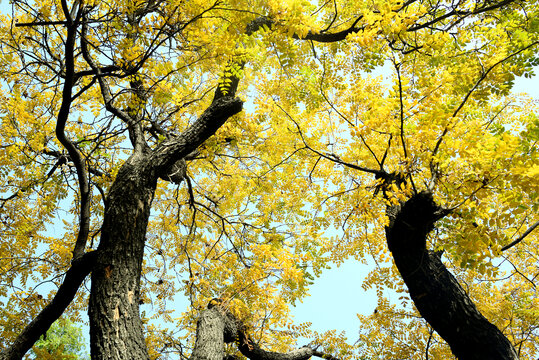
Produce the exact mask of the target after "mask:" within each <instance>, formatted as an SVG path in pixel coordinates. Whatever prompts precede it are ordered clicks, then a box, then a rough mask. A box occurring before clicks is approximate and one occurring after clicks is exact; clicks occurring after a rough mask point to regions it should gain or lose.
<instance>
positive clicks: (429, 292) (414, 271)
mask: <svg viewBox="0 0 539 360" xmlns="http://www.w3.org/2000/svg"><path fill="white" fill-rule="evenodd" d="M446 214H447V211H443V210H442V209H440V208H439V207H438V206H437V205H436V204H435V202H434V200H433V198H432V195H431V194H430V193H425V192H423V193H419V194H416V195H414V196H413V197H412V198H411V199H409V200H408V201H407V202H405V203H404V204H402V206H391V207H388V210H387V215H388V217H389V220H390V223H389V226H388V227H387V228H386V237H387V244H388V247H389V250H390V251H391V253H392V255H393V259H394V260H395V264H396V266H397V268H398V270H399V272H400V274H401V276H402V278H403V280H404V282H405V283H406V286H407V287H408V290H409V293H410V297H411V298H412V300H413V301H414V304H415V306H416V308H417V309H418V311H419V313H420V314H421V316H422V317H423V318H424V319H425V320H426V321H427V322H428V323H429V324H430V325H431V326H432V327H433V328H434V330H436V332H437V333H438V334H440V336H441V337H442V338H443V339H444V340H445V341H446V342H447V343H448V344H449V346H450V347H451V351H452V352H453V354H455V356H456V357H457V358H459V359H461V360H462V359H466V360H496V359H500V360H502V359H517V358H518V357H517V354H516V352H515V350H514V348H513V346H512V344H511V343H510V342H509V340H508V339H507V338H506V337H505V336H504V335H503V334H502V332H501V331H500V330H499V329H498V328H497V327H496V326H494V325H493V324H491V323H490V322H489V321H488V320H487V319H486V318H485V317H484V316H483V315H482V314H481V313H480V312H479V310H477V308H476V307H475V305H474V303H473V302H472V301H471V299H470V298H469V296H468V294H466V292H465V291H464V289H463V288H462V287H461V286H460V285H459V283H458V282H457V280H456V279H455V277H454V276H453V275H452V274H451V273H450V272H449V271H448V270H447V268H446V267H445V265H444V264H443V263H442V261H441V259H440V256H439V255H438V254H436V253H435V252H433V251H428V250H427V248H426V238H427V234H428V233H429V232H430V231H431V230H432V229H433V228H434V223H435V222H436V221H437V220H438V219H440V218H442V217H443V216H445V215H446Z"/></svg>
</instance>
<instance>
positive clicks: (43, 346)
mask: <svg viewBox="0 0 539 360" xmlns="http://www.w3.org/2000/svg"><path fill="white" fill-rule="evenodd" d="M32 352H33V353H34V356H35V358H36V359H65V360H77V359H82V358H83V357H84V356H85V354H84V343H83V336H82V329H81V328H78V327H76V326H74V325H73V323H72V322H70V321H69V320H65V319H62V318H60V319H59V320H57V321H56V322H55V323H53V324H52V326H51V327H50V328H49V330H48V331H47V334H46V336H42V337H41V338H40V339H39V340H38V341H37V342H36V344H35V345H34V347H33V349H32Z"/></svg>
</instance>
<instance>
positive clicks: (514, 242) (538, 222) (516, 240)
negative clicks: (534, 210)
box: [502, 221, 539, 251]
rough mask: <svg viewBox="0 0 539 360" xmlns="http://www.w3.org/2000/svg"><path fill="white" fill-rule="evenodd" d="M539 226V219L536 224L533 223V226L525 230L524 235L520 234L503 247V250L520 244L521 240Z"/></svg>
mask: <svg viewBox="0 0 539 360" xmlns="http://www.w3.org/2000/svg"><path fill="white" fill-rule="evenodd" d="M538 226H539V221H537V222H536V223H535V224H533V225H532V226H530V227H529V228H528V230H526V231H524V233H523V234H522V235H520V236H519V237H518V238H516V239H515V240H513V241H512V242H511V243H510V244H507V245H505V246H504V247H502V251H505V250H509V249H511V248H512V247H513V246H515V245H516V244H518V243H519V242H521V241H522V240H524V239H525V238H526V236H528V235H530V233H531V232H532V231H533V230H535V228H537V227H538Z"/></svg>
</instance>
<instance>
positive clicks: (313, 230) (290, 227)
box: [0, 0, 539, 359]
mask: <svg viewBox="0 0 539 360" xmlns="http://www.w3.org/2000/svg"><path fill="white" fill-rule="evenodd" d="M3 6H5V4H3ZM1 16H2V17H1V20H2V25H1V28H0V47H1V51H0V53H1V55H0V74H1V78H2V80H1V87H0V97H1V101H0V121H1V129H2V131H1V132H0V198H1V199H0V303H1V306H0V315H1V316H0V332H1V336H0V344H1V346H2V348H4V347H7V346H8V345H9V344H11V342H12V341H13V340H14V338H15V337H16V336H17V335H18V334H19V333H20V332H21V330H22V329H23V328H24V327H25V326H26V324H27V323H29V322H30V321H31V320H32V319H33V318H34V317H35V316H36V315H37V314H38V313H39V312H40V311H41V309H42V308H43V307H44V306H45V305H46V304H47V303H48V302H49V301H50V300H51V299H52V297H53V296H54V295H55V294H56V290H57V287H58V286H59V285H60V284H61V282H62V280H63V275H64V274H65V273H66V271H67V270H68V269H69V268H70V266H71V262H72V260H73V258H75V259H77V258H80V257H81V256H82V254H84V253H85V252H90V251H93V250H95V249H97V247H98V245H99V243H100V235H101V230H102V226H103V218H104V214H105V207H106V204H107V195H108V194H109V190H110V189H111V187H112V185H113V183H114V181H115V179H116V176H117V175H118V173H119V171H120V168H121V167H122V166H123V165H124V164H126V162H127V159H128V158H130V159H133V156H139V155H140V154H148V153H151V152H152V151H153V152H154V153H155V154H157V153H159V152H160V151H164V150H163V149H166V148H167V146H168V144H172V143H173V142H174V141H175V140H176V139H179V138H180V137H181V136H182V134H185V130H186V129H187V128H190V126H191V125H193V124H195V120H196V119H198V118H200V117H201V115H202V114H203V113H204V111H205V110H206V109H208V107H209V106H211V104H213V103H214V102H215V99H218V98H221V97H224V98H228V97H230V96H238V97H239V98H241V99H242V101H243V102H244V104H243V111H241V112H239V113H238V114H236V115H234V116H233V117H231V118H230V119H229V120H228V121H226V122H225V123H224V125H222V126H220V128H219V129H218V130H217V132H216V133H215V135H214V136H212V137H210V138H209V139H208V140H207V141H205V142H204V143H203V144H202V145H201V146H200V147H198V148H197V149H196V150H194V151H189V153H188V154H183V156H182V158H183V159H180V160H178V161H177V162H176V163H174V166H173V167H172V168H173V170H174V171H167V172H166V173H162V174H160V177H161V180H159V182H158V183H157V187H156V190H155V193H154V196H153V203H152V208H151V215H150V219H149V224H148V228H147V232H146V243H145V244H144V246H145V248H144V254H145V256H144V260H143V264H142V269H143V270H142V277H141V297H140V304H141V316H142V321H143V324H144V327H145V329H144V334H145V336H146V344H147V347H148V351H149V353H150V357H151V358H155V359H156V358H167V357H168V356H170V357H171V358H179V355H182V356H189V353H190V352H191V349H192V346H193V342H194V329H195V322H196V319H197V317H198V316H199V313H200V311H201V310H202V309H204V308H206V305H207V304H208V302H209V301H210V299H212V298H221V299H223V301H224V304H225V306H226V307H227V309H229V310H230V311H231V312H232V313H233V314H234V315H235V316H236V317H238V318H239V319H241V320H242V322H243V323H245V324H246V326H247V327H248V329H249V330H250V333H251V336H252V337H253V339H255V340H256V341H257V342H258V343H259V345H260V346H263V347H265V348H268V349H272V350H274V351H288V350H290V349H291V348H294V347H296V344H295V340H296V338H297V337H298V336H302V337H305V338H308V339H310V340H312V341H313V342H314V343H316V344H319V345H320V346H321V348H322V349H324V351H325V352H326V353H330V354H333V355H334V356H337V357H339V358H341V359H346V358H368V359H376V358H380V359H390V358H409V359H423V358H425V357H426V355H425V354H427V353H428V354H429V355H428V356H429V358H436V359H441V358H450V357H451V355H450V354H451V352H450V349H449V347H448V346H447V345H446V344H445V342H444V341H443V340H442V339H441V338H440V337H439V336H437V335H436V333H435V332H433V330H432V328H431V327H430V326H429V324H428V323H427V322H426V321H425V320H423V319H422V318H421V316H420V315H419V314H418V312H417V310H416V309H415V308H414V306H413V302H412V301H411V300H410V298H409V296H408V295H407V291H406V286H405V285H404V282H403V280H402V279H401V277H400V275H399V272H398V271H397V269H396V267H395V266H394V264H393V262H392V257H391V253H390V251H389V250H388V247H387V244H386V234H385V232H384V229H385V226H387V225H389V219H388V216H387V214H386V209H387V207H388V206H391V205H392V204H393V205H395V204H399V202H404V201H406V200H407V199H408V198H410V196H412V194H414V193H418V192H420V191H429V192H431V193H432V194H433V197H434V200H435V201H436V203H437V204H439V205H440V206H441V207H443V208H444V209H449V210H451V213H450V214H449V215H448V216H447V217H445V218H443V219H442V220H440V221H439V222H437V223H436V228H435V229H434V231H432V232H430V234H429V237H428V248H429V249H432V250H436V251H443V260H444V263H445V264H446V266H447V267H448V268H449V269H450V270H451V271H452V272H453V273H454V274H455V276H456V277H457V279H458V280H459V282H460V283H461V285H462V286H463V287H464V288H465V290H466V291H467V292H468V294H469V295H470V297H471V298H472V299H473V300H474V302H475V303H476V305H477V307H478V308H479V310H480V311H481V312H482V313H483V314H484V315H485V317H486V318H487V319H489V320H490V321H491V322H492V323H494V324H495V325H496V326H497V327H498V328H499V329H501V330H502V332H503V333H504V335H505V336H507V337H508V339H509V340H510V341H511V343H513V345H514V346H515V349H516V350H517V352H518V353H519V355H520V356H521V357H522V358H530V359H531V358H535V357H537V356H538V354H539V348H538V344H539V338H538V337H539V332H538V326H539V310H538V309H539V297H538V296H537V290H536V286H537V281H538V275H539V265H538V264H539V252H538V251H539V250H538V247H537V243H538V241H539V239H538V234H539V230H538V229H535V228H534V226H537V224H538V221H539V148H538V141H539V117H538V115H537V102H536V101H534V100H533V99H530V98H528V97H527V96H526V95H524V94H515V93H513V92H512V91H511V90H512V86H513V84H514V81H515V78H516V77H520V76H526V77H532V76H533V75H534V74H533V67H534V66H537V65H538V64H539V58H538V57H537V50H538V49H539V4H538V2H537V1H536V0H530V1H512V0H501V1H490V0H475V1H473V0H471V1H430V0H410V1H407V2H404V3H403V2H402V1H400V0H397V1H394V0H370V1H354V2H346V1H338V0H333V1H320V2H316V1H306V0H287V1H274V0H249V1H246V0H237V1H236V0H235V1H226V0H223V1H219V0H218V1H215V2H213V1H206V0H196V1H176V0H170V1H160V0H147V1H146V0H123V1H115V0H107V1H93V0H86V1H82V0H76V1H74V2H73V3H68V2H67V1H60V0H42V1H40V2H34V1H30V0H12V1H11V2H10V5H9V10H6V11H5V12H4V13H3V14H2V15H1ZM169 165H171V164H169ZM167 170H169V169H167ZM390 177H391V179H392V181H388V179H389V178H390ZM126 216H127V215H126ZM528 230H529V231H528ZM349 258H355V259H358V260H360V261H363V262H369V264H374V265H373V268H372V271H371V272H370V273H369V275H368V276H367V278H366V279H365V281H364V283H363V284H361V283H357V282H355V281H354V280H353V279H350V281H349V285H348V286H363V288H364V289H371V288H374V289H376V292H377V295H378V297H379V298H378V307H377V309H376V311H375V313H374V314H372V315H371V316H360V323H361V329H360V335H359V340H358V341H357V342H355V343H354V340H355V339H353V341H351V342H346V341H345V340H344V339H343V338H342V336H340V335H338V331H337V332H329V333H317V332H315V331H313V330H312V329H310V328H309V325H308V324H295V323H294V322H293V319H291V317H290V307H291V305H293V304H295V302H296V301H298V300H300V299H302V298H303V297H305V296H306V295H307V294H308V288H309V286H310V285H311V284H312V283H313V281H316V277H317V276H318V275H320V273H321V272H322V271H323V270H324V269H325V268H326V267H327V266H328V265H329V264H333V263H337V264H339V263H342V262H343V261H346V260H347V259H349ZM388 291H392V292H393V291H394V292H397V293H400V294H401V295H402V296H401V297H400V298H399V300H398V301H399V302H397V303H394V302H391V301H389V299H388V297H387V294H388ZM88 295H89V284H88V286H87V287H82V288H81V289H79V291H78V293H77V295H76V297H75V299H74V301H73V302H72V303H71V305H70V306H69V307H68V309H67V311H66V312H67V315H68V316H69V317H71V318H72V319H73V320H74V321H81V315H80V314H81V312H86V309H87V299H88ZM184 296H185V297H187V298H188V300H189V303H190V307H189V308H187V309H178V308H176V307H175V303H174V301H175V299H176V300H177V299H178V298H180V297H184ZM393 300H395V299H394V298H393ZM359 304H360V299H358V307H359ZM317 311H323V309H320V310H317ZM313 317H316V312H313ZM338 325H339V324H338V323H336V324H335V328H336V329H337V330H338ZM227 351H229V352H231V353H234V352H236V351H237V349H236V348H235V347H232V346H230V347H229V348H227ZM160 356H161V357H160Z"/></svg>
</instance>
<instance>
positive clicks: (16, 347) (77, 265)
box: [0, 251, 98, 360]
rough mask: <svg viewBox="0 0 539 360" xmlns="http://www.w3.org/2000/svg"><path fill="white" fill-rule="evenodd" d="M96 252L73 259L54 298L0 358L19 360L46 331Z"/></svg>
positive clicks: (66, 302) (76, 287)
mask: <svg viewBox="0 0 539 360" xmlns="http://www.w3.org/2000/svg"><path fill="white" fill-rule="evenodd" d="M97 254H98V253H97V251H92V252H89V253H86V254H84V255H83V256H81V257H79V258H77V259H74V260H73V262H72V263H71V267H70V268H69V270H68V271H67V272H66V274H65V278H64V281H63V282H62V285H60V287H59V288H58V292H57V293H56V295H55V296H54V298H53V299H52V300H51V302H50V303H49V304H48V305H47V306H45V308H44V309H43V310H41V312H40V313H39V314H38V315H37V316H36V317H35V318H34V319H33V320H32V321H31V322H30V323H29V324H28V325H27V326H26V327H25V328H24V330H23V331H22V332H21V333H20V334H19V336H17V338H16V339H15V341H14V342H13V344H12V345H11V346H10V347H8V348H6V349H4V350H3V352H2V353H0V360H20V359H21V358H22V357H23V356H24V354H26V352H28V350H30V349H31V348H32V346H33V345H34V343H35V342H36V341H37V340H38V339H39V337H40V336H41V335H43V334H45V333H46V332H47V330H48V329H49V327H50V326H51V325H52V323H53V322H55V321H56V320H57V319H58V318H59V317H60V316H61V315H62V314H63V312H64V311H65V309H66V308H67V307H68V306H69V304H71V301H73V299H74V297H75V295H76V293H77V291H78V289H79V287H80V285H81V284H82V282H83V281H84V279H86V277H87V276H88V274H89V273H90V272H91V271H92V268H93V266H94V264H95V261H96V259H97Z"/></svg>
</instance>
